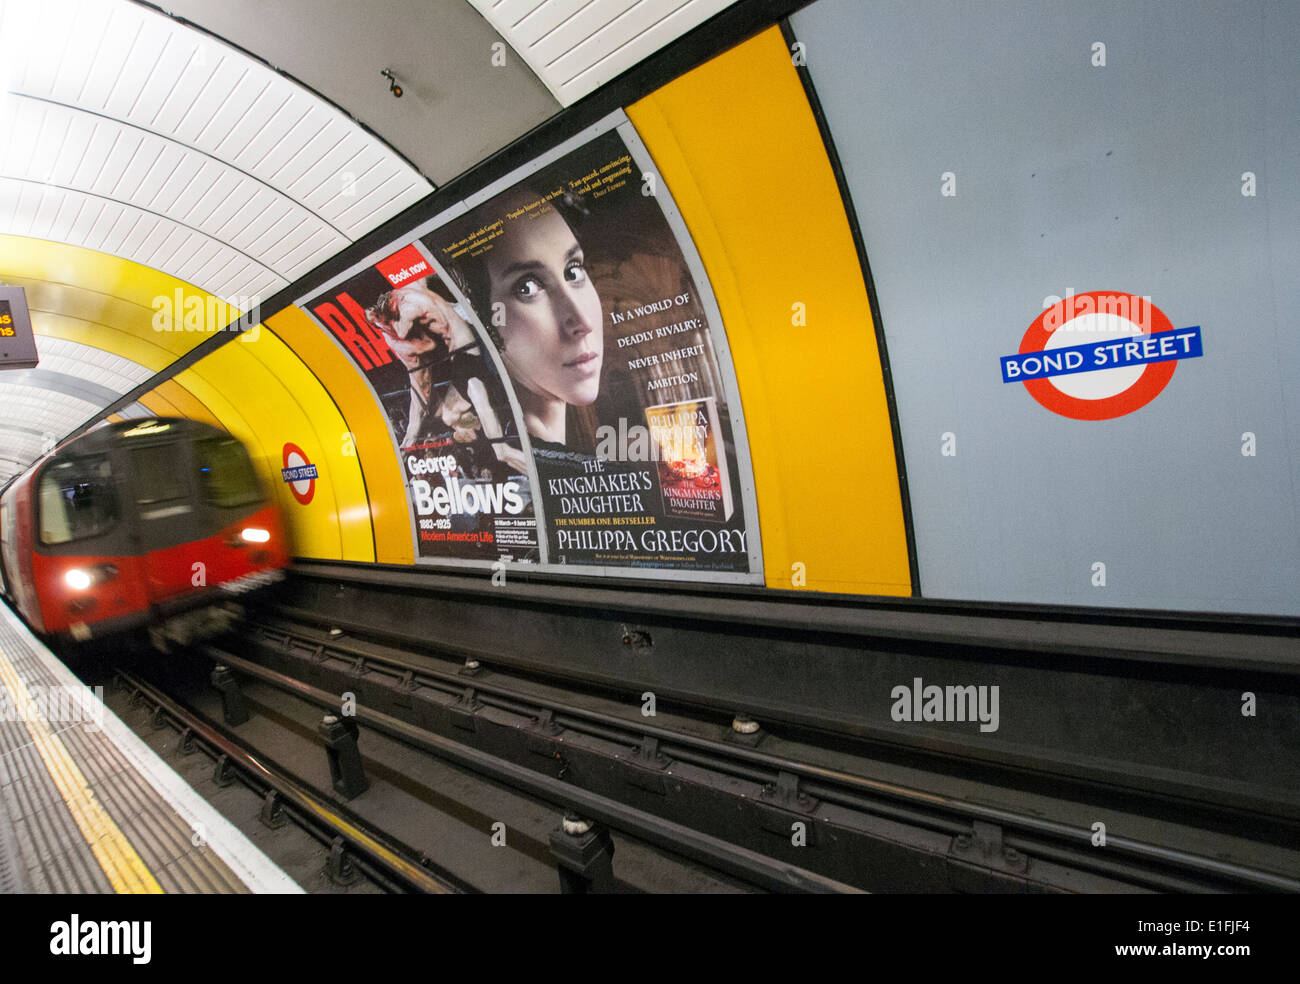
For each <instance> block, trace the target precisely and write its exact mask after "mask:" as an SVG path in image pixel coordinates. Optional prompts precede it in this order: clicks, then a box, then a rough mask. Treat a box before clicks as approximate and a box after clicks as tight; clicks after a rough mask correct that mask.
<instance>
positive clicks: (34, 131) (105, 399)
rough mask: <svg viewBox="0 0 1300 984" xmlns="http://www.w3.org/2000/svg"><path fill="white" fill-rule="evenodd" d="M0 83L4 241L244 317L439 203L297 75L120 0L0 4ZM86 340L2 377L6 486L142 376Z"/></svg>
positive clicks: (48, 342) (1, 0)
mask: <svg viewBox="0 0 1300 984" xmlns="http://www.w3.org/2000/svg"><path fill="white" fill-rule="evenodd" d="M0 83H3V88H2V89H0V135H2V136H0V234H10V235H17V236H24V237H29V238H30V239H33V240H46V241H49V242H54V243H64V244H68V245H71V246H79V247H85V248H88V249H92V250H96V251H99V252H101V253H105V254H110V255H112V256H117V257H122V258H124V259H127V260H131V261H133V262H135V263H138V264H141V265H143V266H145V267H150V268H152V269H154V270H158V271H162V272H163V273H165V274H168V275H170V276H172V277H175V278H177V280H179V281H182V282H184V283H187V284H191V285H193V286H194V287H196V288H199V290H200V291H203V292H206V293H208V294H211V295H215V296H217V297H221V298H225V299H227V300H229V301H230V302H231V303H233V304H235V305H236V306H237V307H240V308H241V309H242V308H246V307H249V306H251V305H252V304H253V303H254V302H255V301H257V300H259V299H265V298H267V297H269V296H270V295H271V294H274V293H275V292H276V291H278V290H280V289H281V288H283V287H285V286H287V285H288V284H290V283H292V282H293V281H294V280H296V279H297V278H298V277H300V276H302V275H303V274H305V273H306V272H308V271H309V270H311V269H312V268H313V267H315V266H317V265H318V264H320V263H321V262H323V261H325V260H327V259H329V258H330V257H332V256H334V255H336V254H337V253H338V252H339V250H341V249H343V248H344V247H345V246H347V245H348V244H349V243H351V242H353V241H355V240H356V239H358V238H360V237H361V236H362V235H364V234H365V233H367V232H369V231H370V230H371V229H373V228H375V227H376V226H377V225H379V224H381V223H382V222H384V221H385V220H386V219H388V218H390V217H392V216H393V215H395V214H397V213H398V212H400V211H401V210H402V209H404V208H406V207H407V206H409V205H411V204H412V203H414V202H416V201H418V200H419V199H421V198H423V197H424V196H425V195H427V194H428V193H429V192H430V191H431V190H432V185H431V184H430V182H429V181H428V180H427V179H426V178H424V176H423V175H421V174H420V173H419V172H418V171H417V170H416V169H415V168H414V167H412V166H411V165H410V164H409V163H408V162H407V161H405V160H404V159H403V158H402V156H401V155H400V154H398V153H396V152H395V151H393V150H392V148H390V147H388V146H386V145H385V144H384V143H383V141H382V140H379V139H377V138H376V137H375V136H373V135H372V134H370V133H368V132H367V131H366V130H365V129H364V128H363V127H361V126H359V125H358V124H357V123H356V122H355V121H354V120H352V119H350V118H349V117H348V116H346V115H345V114H344V113H342V112H340V111H339V110H338V109H337V108H336V107H334V106H331V105H330V104H329V103H327V102H326V101H324V100H323V99H321V98H320V97H318V96H317V95H315V94H313V93H312V92H311V91H309V90H307V89H305V88H303V87H302V86H301V85H299V84H298V83H296V82H295V81H293V80H292V79H290V78H287V77H286V76H284V75H282V74H280V73H278V72H275V71H273V70H272V69H270V68H269V67H267V65H265V64H263V63H262V62H260V61H259V60H257V59H256V58H253V57H250V56H249V55H248V54H246V53H244V52H242V51H240V50H238V49H236V48H234V47H231V46H230V45H227V44H225V43H223V42H222V41H221V40H218V39H216V38H213V37H211V36H209V35H207V34H205V33H203V32H202V31H199V30H196V29H194V28H193V27H191V26H188V25H186V24H183V23H181V22H180V21H177V20H176V19H174V18H171V17H168V16H165V15H164V14H162V13H161V12H159V11H157V10H154V9H152V8H150V7H147V6H144V5H141V4H137V3H132V2H129V0H0ZM6 273H8V274H9V275H10V276H11V277H12V276H13V275H14V273H13V271H12V270H5V269H0V280H3V279H5V276H6ZM49 276H50V277H51V279H53V280H58V279H60V278H59V277H58V276H57V275H56V274H55V273H53V272H51V273H50V274H49ZM20 279H21V278H20ZM28 282H29V283H30V278H28ZM33 287H38V285H31V286H29V292H30V290H31V289H33ZM57 313H58V312H45V314H55V315H57ZM37 320H38V321H39V319H37ZM214 327H218V326H214ZM127 328H128V330H133V331H139V330H140V327H139V325H132V326H127ZM39 330H40V328H39V325H38V332H39ZM87 330H88V331H89V330H90V329H87ZM92 339H93V336H92ZM198 340H199V339H198V338H197V337H196V338H194V339H193V341H196V342H197V341H198ZM95 341H96V344H89V345H88V344H77V343H76V342H74V341H70V340H66V339H58V338H49V337H46V336H43V335H38V339H37V344H38V350H39V352H40V355H41V363H40V365H39V366H38V367H37V368H36V369H34V370H27V371H13V370H10V371H6V372H5V373H4V374H3V375H0V400H3V401H5V405H6V407H8V408H9V409H10V410H16V411H17V412H16V413H14V412H10V413H8V414H6V416H5V419H4V422H0V481H3V480H4V479H6V478H8V476H9V475H10V474H12V473H14V472H15V471H18V470H21V469H22V468H23V467H25V466H26V464H28V463H29V462H30V461H32V460H33V459H34V458H35V457H36V456H37V455H38V454H39V453H40V451H41V449H42V447H43V446H46V445H47V444H48V442H49V440H50V439H51V436H53V438H55V439H57V438H61V437H62V436H63V435H64V434H66V433H68V432H69V431H71V430H73V429H74V428H76V427H77V426H79V425H81V424H82V423H83V422H84V421H86V420H87V419H88V418H90V417H91V416H93V415H95V414H96V413H98V412H99V411H100V410H101V409H102V408H103V407H104V406H106V405H108V404H109V403H111V402H113V401H114V400H116V399H117V398H118V397H120V396H121V395H122V394H123V393H126V392H130V390H131V389H132V388H134V386H136V385H138V384H140V383H142V382H144V381H145V380H147V379H148V378H150V376H151V375H152V372H151V371H150V370H147V369H145V368H144V367H143V366H139V365H138V364H135V363H132V362H129V360H127V359H123V358H120V357H119V358H116V359H115V358H114V357H113V356H112V354H111V353H110V352H108V351H106V350H105V348H104V347H103V345H104V343H102V342H98V340H95ZM135 412H137V411H136V410H132V409H128V411H127V414H128V415H130V414H132V413H135ZM9 421H12V422H13V423H9Z"/></svg>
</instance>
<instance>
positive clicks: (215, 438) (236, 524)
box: [34, 418, 290, 649]
mask: <svg viewBox="0 0 1300 984" xmlns="http://www.w3.org/2000/svg"><path fill="white" fill-rule="evenodd" d="M112 430H113V440H111V441H110V442H106V443H107V446H105V447H103V449H102V451H101V452H100V453H98V454H95V455H94V456H93V458H91V459H87V458H86V457H84V456H82V455H79V454H77V453H76V452H77V449H76V448H75V447H70V448H67V449H61V452H60V455H59V460H58V461H57V462H55V463H52V465H51V466H49V467H47V468H45V469H44V470H43V472H42V475H41V478H40V480H39V484H40V491H39V493H38V500H39V506H38V513H39V527H40V529H41V531H42V533H41V536H40V538H39V541H40V546H38V548H37V551H36V552H37V557H36V558H34V560H35V561H36V563H35V567H36V568H37V571H38V577H37V583H38V585H39V590H40V591H41V595H42V606H41V607H42V614H43V621H44V623H45V630H46V631H47V632H49V633H50V634H59V635H66V636H68V637H70V638H72V639H75V640H79V641H86V640H89V639H92V638H96V639H98V638H102V637H104V636H106V635H113V634H116V633H118V632H121V631H128V630H133V629H144V628H147V630H148V632H149V635H150V637H151V638H152V640H153V642H154V644H155V645H156V646H157V647H158V648H162V649H165V648H167V647H168V645H169V644H171V643H177V644H185V643H188V642H192V641H195V640H197V639H200V638H204V637H207V636H211V635H213V634H216V633H217V632H220V631H222V630H223V629H225V628H226V627H228V626H229V624H230V623H231V621H232V618H233V615H234V614H235V612H236V609H235V608H234V607H233V606H232V605H230V604H228V602H230V601H231V600H232V599H233V598H235V597H237V596H239V595H241V594H244V593H246V592H248V591H250V590H253V589H256V588H259V587H262V586H264V585H266V584H268V583H270V582H272V581H274V580H278V579H279V578H281V577H283V568H284V567H285V566H286V565H287V564H288V561H289V556H290V551H289V545H288V541H287V536H286V530H285V526H284V523H283V521H282V519H281V517H280V514H279V510H278V509H277V507H276V506H275V504H274V502H273V501H272V500H271V499H270V497H269V496H268V495H267V492H266V490H265V489H264V488H263V487H262V485H261V483H260V482H259V480H258V477H257V474H256V472H255V471H254V469H253V465H252V462H251V461H250V459H249V456H248V453H247V451H246V450H245V449H244V447H243V445H242V444H241V443H240V442H239V441H238V440H236V439H235V438H233V437H231V436H230V435H229V434H226V433H224V432H223V431H220V430H217V429H216V428H212V427H208V426H206V425H203V424H199V423H196V422H193V421H188V420H177V419H166V418H153V419H146V420H131V421H126V422H123V423H119V424H114V425H112ZM92 462H93V467H94V474H93V476H91V477H90V478H89V479H88V476H87V475H84V474H82V472H84V471H86V467H87V466H88V465H90V464H92ZM88 496H91V497H93V498H95V499H97V503H96V504H95V507H94V511H95V512H96V513H97V515H96V517H94V519H95V521H94V522H93V523H90V524H87V523H86V521H85V516H84V515H79V514H81V513H84V512H85V511H86V509H87V507H88V504H87V503H86V502H85V501H84V500H86V499H87V497H88ZM78 528H82V529H88V532H90V534H91V535H89V536H76V535H74V534H75V532H76V531H77V530H78ZM51 530H53V531H55V536H53V537H51V536H50V531H51ZM64 537H66V539H64ZM51 539H54V540H62V541H63V542H61V543H51V542H50V541H51ZM42 574H43V575H44V576H41V575H42Z"/></svg>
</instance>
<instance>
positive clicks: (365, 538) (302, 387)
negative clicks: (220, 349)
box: [225, 326, 409, 561]
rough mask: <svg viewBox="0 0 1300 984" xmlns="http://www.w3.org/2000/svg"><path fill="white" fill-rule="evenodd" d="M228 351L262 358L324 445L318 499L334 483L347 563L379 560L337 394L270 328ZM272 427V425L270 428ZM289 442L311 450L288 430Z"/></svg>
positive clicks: (351, 437)
mask: <svg viewBox="0 0 1300 984" xmlns="http://www.w3.org/2000/svg"><path fill="white" fill-rule="evenodd" d="M225 347H226V348H242V349H246V350H247V351H248V353H249V354H251V355H252V356H254V357H255V358H257V359H260V360H261V361H262V363H263V364H264V365H265V366H266V368H267V370H268V371H269V372H271V374H272V375H274V376H275V378H276V379H277V380H279V382H280V384H281V385H282V386H284V387H285V389H286V390H287V392H288V393H289V394H290V395H291V396H292V397H293V399H294V401H295V402H296V403H297V404H298V406H299V407H300V408H301V410H302V413H303V415H304V417H305V419H306V421H307V422H308V423H309V424H310V426H311V427H312V429H313V432H314V434H315V439H316V441H317V442H318V444H319V447H320V456H318V457H312V463H313V464H315V465H317V467H318V469H319V471H320V475H321V477H320V478H319V479H317V482H316V495H317V496H319V495H321V493H322V486H325V485H328V487H329V490H330V492H331V494H332V495H333V499H334V506H335V510H336V513H337V525H338V529H337V531H336V532H337V536H338V538H339V543H340V547H341V550H342V559H343V560H353V561H373V560H374V559H375V539H374V531H373V529H372V527H371V521H370V504H369V500H368V498H367V495H366V483H365V480H364V478H363V476H362V471H361V462H360V459H359V457H358V455H357V450H356V439H355V436H354V435H353V434H352V433H351V431H350V430H349V428H348V423H347V421H346V420H345V419H344V417H343V415H342V413H340V412H339V408H338V406H337V405H336V404H335V402H334V400H333V399H332V398H331V394H330V393H329V392H328V391H326V389H325V387H324V386H322V385H321V381H320V380H319V379H318V378H317V377H316V376H315V375H314V374H313V373H312V372H311V370H310V369H308V368H307V366H306V365H305V364H304V363H303V361H302V360H301V359H300V358H299V357H298V355H297V354H296V353H295V352H294V351H293V350H292V349H291V348H289V346H288V345H286V344H285V342H284V340H283V339H281V338H280V337H279V336H278V335H276V334H275V333H274V332H273V331H271V330H270V329H269V328H267V327H265V326H262V327H261V330H260V331H259V332H258V333H257V334H256V335H252V334H250V335H245V336H244V337H243V338H241V340H240V341H239V342H232V343H230V344H229V345H227V346H225ZM271 423H272V422H270V421H268V422H267V424H266V426H269V425H270V424H271ZM275 423H277V424H278V423H279V422H278V421H277V422H275ZM287 440H292V441H293V442H294V443H295V444H298V445H299V446H300V447H302V449H303V450H304V451H307V450H308V449H307V446H306V445H304V444H303V443H302V442H301V441H298V440H295V439H294V438H293V437H292V435H290V434H288V433H287V432H286V434H285V437H284V440H282V441H281V447H283V444H284V441H287ZM308 456H309V457H310V456H311V452H308ZM294 504H295V505H296V506H298V509H299V510H303V509H304V508H306V509H307V510H310V507H303V506H301V505H300V504H298V503H297V502H295V503H294ZM312 505H315V502H313V503H312ZM408 539H409V533H408Z"/></svg>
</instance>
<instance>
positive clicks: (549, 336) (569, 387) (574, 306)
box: [488, 209, 605, 406]
mask: <svg viewBox="0 0 1300 984" xmlns="http://www.w3.org/2000/svg"><path fill="white" fill-rule="evenodd" d="M583 263H584V259H583V253H582V247H581V246H579V245H578V240H577V238H576V237H575V236H574V234H573V230H572V229H570V228H569V225H568V223H567V222H565V221H564V219H563V217H561V215H560V214H559V213H558V212H556V211H555V210H554V209H548V210H547V211H546V212H545V213H543V214H542V215H539V216H537V217H536V218H532V219H526V218H525V219H516V220H514V221H513V222H511V224H510V227H509V229H508V231H507V232H506V234H505V235H504V236H502V237H501V241H500V242H498V243H497V245H496V246H495V248H493V249H492V251H491V252H490V253H489V254H488V276H489V277H490V279H491V300H492V304H493V306H494V310H495V305H496V304H503V305H504V306H505V324H504V325H503V326H502V327H501V328H500V332H501V342H502V349H501V357H502V359H503V360H504V361H505V364H506V368H507V369H508V370H509V372H510V376H511V378H512V379H514V381H515V382H516V383H517V384H519V385H521V386H523V387H524V388H525V389H527V390H529V391H531V392H532V393H535V394H536V395H538V396H540V397H542V398H544V399H551V400H559V401H562V402H564V403H570V404H573V405H575V406H587V405H588V404H590V403H592V402H594V401H595V399H596V397H597V395H598V394H599V392H600V370H601V364H602V362H603V359H604V350H605V333H604V326H603V320H602V315H601V310H600V296H599V295H598V294H597V293H596V287H595V285H594V284H593V283H592V282H591V279H590V278H589V277H588V276H587V270H586V267H585V266H584V265H583Z"/></svg>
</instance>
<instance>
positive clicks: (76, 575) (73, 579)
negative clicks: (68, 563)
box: [63, 567, 94, 591]
mask: <svg viewBox="0 0 1300 984" xmlns="http://www.w3.org/2000/svg"><path fill="white" fill-rule="evenodd" d="M63 580H65V581H67V582H68V587H70V588H71V589H72V590H73V591H85V590H86V589H87V588H88V587H90V586H91V585H92V584H93V583H94V578H92V577H91V576H90V575H89V574H88V573H86V572H85V571H83V570H81V569H80V568H77V567H74V568H72V570H70V571H68V572H67V573H66V574H64V575H63Z"/></svg>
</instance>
